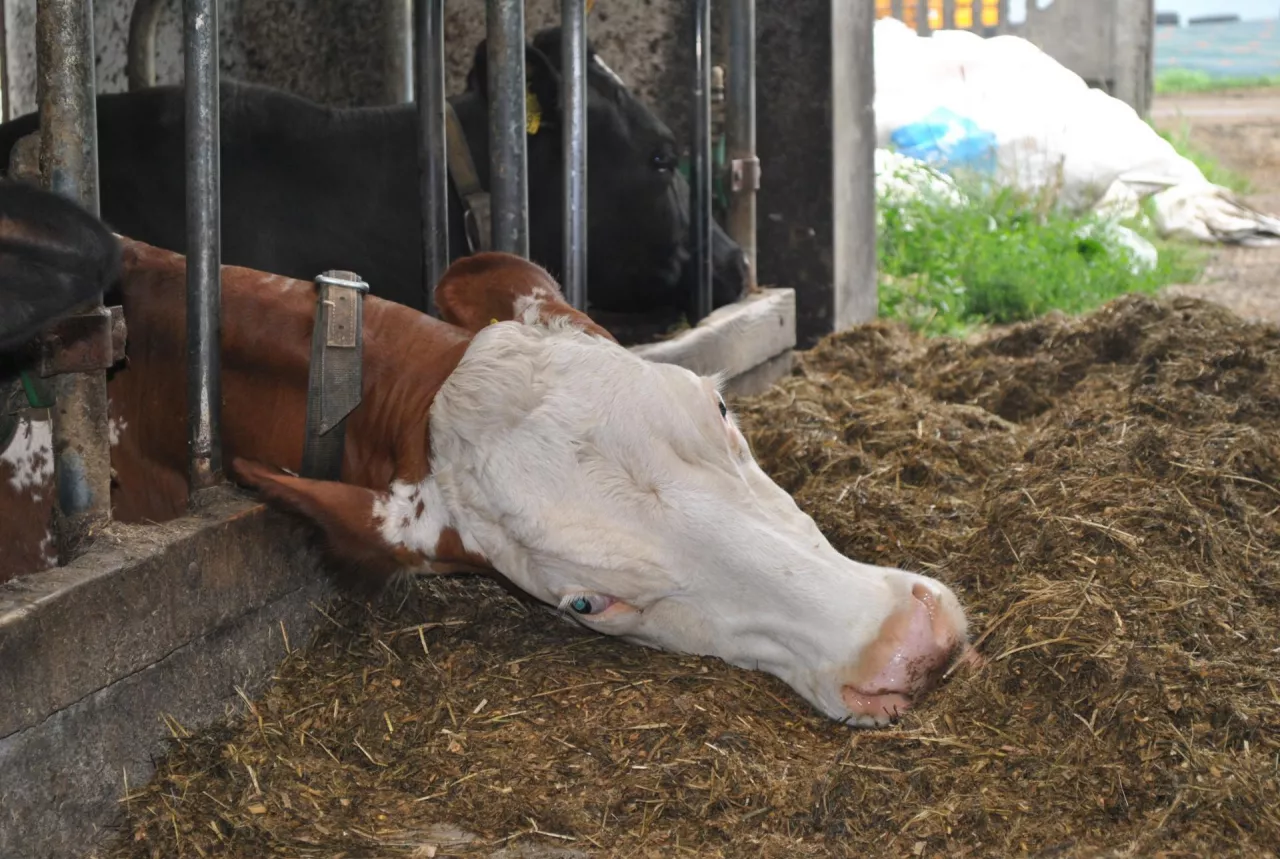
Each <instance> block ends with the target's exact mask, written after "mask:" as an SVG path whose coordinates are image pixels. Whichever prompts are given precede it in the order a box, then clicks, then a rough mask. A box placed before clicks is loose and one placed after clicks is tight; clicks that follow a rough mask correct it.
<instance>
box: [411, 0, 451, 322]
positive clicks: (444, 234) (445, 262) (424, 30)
mask: <svg viewBox="0 0 1280 859" xmlns="http://www.w3.org/2000/svg"><path fill="white" fill-rule="evenodd" d="M415 5H416V6H417V7H418V8H417V16H418V17H417V27H418V39H417V41H418V46H417V52H418V73H417V75H415V78H416V81H417V86H418V93H417V100H418V166H419V170H420V173H419V177H420V181H419V186H418V187H419V193H420V195H421V197H422V254H423V262H422V291H423V304H422V306H423V307H424V308H426V311H427V313H429V314H431V315H432V316H434V315H435V312H436V311H435V307H436V303H435V288H436V284H437V283H439V282H440V278H441V277H443V276H444V272H445V269H446V268H448V267H449V186H448V184H447V182H448V175H449V174H448V164H447V163H446V161H445V154H446V149H445V146H446V143H445V120H444V112H445V96H444V0H419V2H418V3H416V4H415Z"/></svg>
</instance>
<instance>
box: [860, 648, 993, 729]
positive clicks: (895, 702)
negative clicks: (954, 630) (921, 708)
mask: <svg viewBox="0 0 1280 859" xmlns="http://www.w3.org/2000/svg"><path fill="white" fill-rule="evenodd" d="M985 665H986V659H985V658H984V657H983V656H982V655H981V654H980V653H978V651H977V650H976V649H974V647H973V646H972V645H971V644H969V643H968V642H964V643H957V644H956V646H955V647H954V648H953V649H952V650H951V652H950V653H949V654H948V656H947V659H946V660H945V661H943V662H942V663H941V665H939V666H937V667H938V668H942V667H945V669H946V670H945V671H940V670H934V671H930V672H928V673H927V674H925V675H923V676H921V677H919V680H918V681H917V682H916V684H915V685H914V688H913V690H912V691H911V692H905V691H903V690H900V689H869V688H865V687H862V686H858V685H857V684H853V683H847V684H845V685H844V686H843V687H841V690H840V698H841V700H842V701H843V702H844V705H845V707H846V708H848V710H849V713H850V714H851V715H852V716H853V717H855V718H856V717H868V718H872V719H875V720H876V721H877V722H883V721H888V722H891V723H892V722H896V721H897V720H898V717H899V716H900V715H902V714H903V713H905V712H906V711H907V710H910V709H911V707H912V706H913V705H914V704H915V703H916V700H917V699H918V698H920V697H922V696H924V695H926V694H928V693H929V692H932V691H933V690H934V689H936V688H937V687H938V686H940V685H942V684H943V683H945V682H946V681H947V680H948V679H950V677H951V675H952V674H954V673H955V672H956V671H958V670H960V669H961V668H968V669H970V670H977V669H980V668H982V667H983V666H985Z"/></svg>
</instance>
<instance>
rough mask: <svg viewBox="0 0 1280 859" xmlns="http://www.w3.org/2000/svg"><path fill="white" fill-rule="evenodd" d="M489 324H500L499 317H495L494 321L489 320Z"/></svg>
mask: <svg viewBox="0 0 1280 859" xmlns="http://www.w3.org/2000/svg"><path fill="white" fill-rule="evenodd" d="M489 324H490V325H497V324H498V319H497V317H494V318H493V319H490V320H489Z"/></svg>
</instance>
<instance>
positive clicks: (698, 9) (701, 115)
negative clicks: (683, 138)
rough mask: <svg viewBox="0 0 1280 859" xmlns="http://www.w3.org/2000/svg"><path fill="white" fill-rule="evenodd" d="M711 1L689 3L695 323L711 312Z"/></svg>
mask: <svg viewBox="0 0 1280 859" xmlns="http://www.w3.org/2000/svg"><path fill="white" fill-rule="evenodd" d="M711 169H712V168H711V0H693V157H692V158H691V159H690V165H689V216H690V217H689V221H690V231H689V244H690V247H689V251H690V254H691V256H692V263H693V265H694V266H695V269H694V270H695V271H696V272H697V277H696V279H695V281H694V282H695V284H696V287H695V289H696V290H697V294H696V295H695V296H694V305H693V306H694V315H695V316H697V319H691V320H689V321H690V322H691V323H693V324H695V325H696V324H697V323H698V322H699V321H701V320H702V319H703V318H705V317H706V316H708V315H709V314H710V313H711V187H712V186H711Z"/></svg>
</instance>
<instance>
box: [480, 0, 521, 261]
mask: <svg viewBox="0 0 1280 859" xmlns="http://www.w3.org/2000/svg"><path fill="white" fill-rule="evenodd" d="M485 16H486V23H487V27H488V42H487V45H488V48H487V51H488V64H489V195H490V198H491V199H492V201H493V234H492V235H493V249H494V250H495V251H506V252H507V253H513V254H519V255H520V256H522V257H528V256H529V176H528V173H529V154H528V149H527V140H526V138H525V75H524V72H525V69H524V0H487V8H486V10H485Z"/></svg>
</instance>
